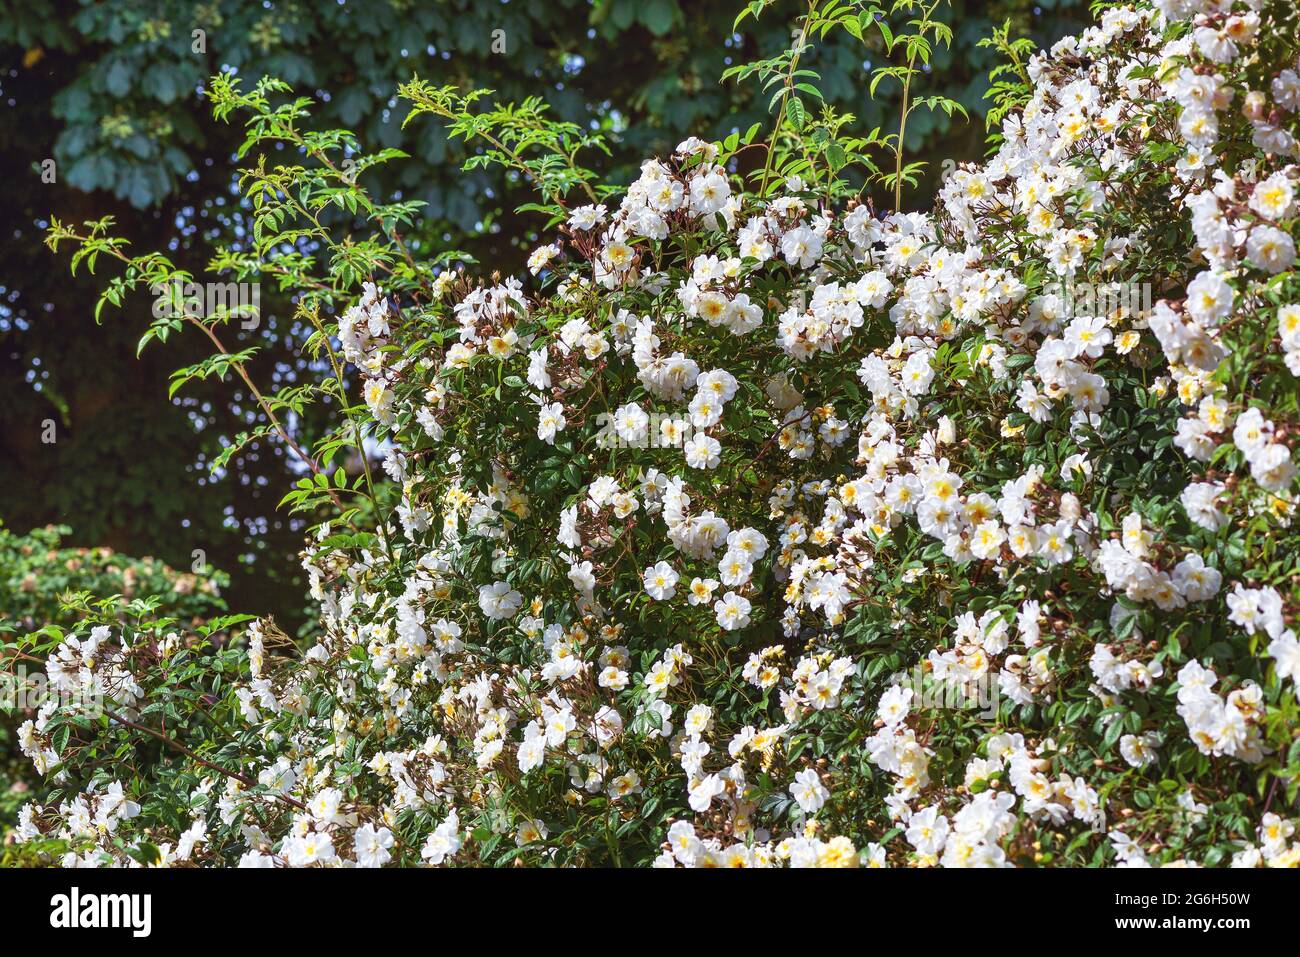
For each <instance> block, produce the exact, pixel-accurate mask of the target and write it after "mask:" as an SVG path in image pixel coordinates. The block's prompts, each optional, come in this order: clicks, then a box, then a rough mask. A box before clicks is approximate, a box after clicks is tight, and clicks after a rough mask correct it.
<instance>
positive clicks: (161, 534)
mask: <svg viewBox="0 0 1300 957" xmlns="http://www.w3.org/2000/svg"><path fill="white" fill-rule="evenodd" d="M805 9H806V7H805V4H803V3H797V2H786V0H776V2H773V3H771V4H770V5H769V6H768V8H767V9H765V10H764V11H763V13H762V16H761V17H760V18H759V19H758V20H756V21H755V20H747V21H746V22H745V24H744V26H743V31H744V33H743V36H742V35H737V34H733V33H732V24H733V21H734V18H735V16H736V13H737V12H738V11H739V4H733V3H723V2H710V3H686V2H679V0H547V2H545V3H540V2H533V3H525V2H521V0H499V2H498V0H492V2H484V0H317V2H305V0H304V2H287V3H285V2H270V0H266V2H262V3H257V4H254V3H248V2H246V0H209V2H199V3H196V2H185V0H153V2H147V0H106V2H100V0H79V2H78V0H9V2H8V3H7V4H4V5H3V6H0V104H3V106H2V107H0V145H2V147H3V148H2V150H0V153H2V158H0V163H3V171H4V182H6V183H7V184H8V185H9V188H8V189H6V190H4V191H3V193H0V222H3V224H4V228H5V230H6V233H7V235H6V241H5V243H4V246H3V249H2V250H0V389H3V390H4V391H3V396H0V483H3V485H2V487H3V488H4V490H5V494H4V496H3V498H2V499H0V518H3V520H4V521H5V522H6V523H7V524H8V525H9V527H10V528H12V529H15V530H24V529H27V528H30V527H33V526H38V525H45V524H49V523H59V524H62V525H68V526H71V528H72V529H73V532H72V534H71V535H70V536H69V539H70V542H71V543H72V544H74V545H84V546H91V545H102V546H109V547H112V548H114V549H117V550H119V551H123V552H127V553H130V554H136V555H152V556H156V557H157V558H158V559H160V560H162V561H165V562H168V563H169V564H171V565H173V566H176V567H178V568H181V569H190V568H191V566H192V565H194V563H198V564H199V565H202V564H203V563H205V562H206V563H210V564H211V565H213V566H215V567H218V568H223V569H226V570H228V571H229V572H230V575H231V581H230V585H229V588H228V589H226V590H225V598H226V600H227V602H228V604H229V606H230V607H231V608H234V609H236V610H250V609H252V610H256V611H257V612H259V613H273V614H275V615H276V616H277V617H278V618H279V619H280V620H281V621H282V622H283V623H284V624H285V625H286V627H287V628H288V629H289V630H290V631H291V632H292V630H293V629H294V628H297V627H299V626H301V625H303V624H304V623H305V622H306V621H307V620H308V617H307V615H306V611H305V607H304V593H305V589H304V588H303V587H302V586H301V582H300V581H299V570H298V564H297V560H296V558H295V555H296V553H297V551H298V549H299V547H300V543H301V526H300V524H299V523H298V522H295V521H291V520H289V519H288V518H287V516H284V515H282V514H280V513H277V511H276V507H275V506H276V503H277V502H278V501H279V499H280V497H281V495H282V494H283V491H284V490H285V488H286V486H287V481H286V479H287V473H289V472H290V465H289V463H288V462H287V460H286V458H285V456H284V453H283V449H282V447H281V446H279V445H278V444H276V445H268V444H267V443H256V444H254V445H252V446H250V447H249V448H248V449H246V450H245V451H244V452H242V453H241V454H238V455H236V456H235V457H234V458H233V459H232V460H231V461H230V463H229V465H228V466H227V467H226V468H225V469H223V470H220V471H218V472H215V473H213V472H212V471H211V469H210V468H209V465H208V463H209V462H210V461H211V460H212V459H213V457H214V456H215V455H216V454H217V453H218V452H219V451H220V449H221V448H222V447H223V445H225V444H227V443H228V442H229V440H230V438H231V437H232V436H234V435H235V434H237V433H238V432H241V431H243V430H245V429H247V428H248V427H249V424H250V423H251V421H252V416H253V412H252V409H251V408H250V403H249V397H248V396H247V395H246V394H245V393H244V392H243V391H242V390H241V389H240V388H239V387H238V383H235V382H232V381H227V382H226V383H220V382H208V383H202V384H200V387H195V388H187V389H186V390H185V391H183V392H181V393H180V394H178V395H177V396H176V398H174V399H173V400H172V401H171V402H170V403H169V402H168V401H166V397H167V384H168V376H169V373H170V371H171V370H172V369H173V368H176V367H177V366H180V365H184V364H186V363H189V362H192V361H195V360H196V359H198V358H200V357H201V356H202V355H204V354H205V353H204V352H203V351H202V350H200V348H199V347H200V346H201V345H202V343H199V342H191V343H188V346H187V341H186V340H185V339H181V340H180V341H179V342H176V343H169V344H168V346H167V347H166V348H162V349H150V350H147V351H146V352H145V353H144V355H143V358H141V359H137V358H136V343H137V341H138V340H139V337H140V334H141V333H142V331H143V330H144V328H145V327H146V325H147V323H148V320H149V319H150V317H151V306H152V303H151V301H150V300H148V299H137V300H134V301H131V302H128V303H127V304H126V306H125V308H124V309H122V310H121V311H117V312H113V311H111V310H107V311H105V313H104V317H103V322H104V324H103V325H102V326H101V327H96V326H95V325H94V322H95V320H94V304H95V301H96V297H97V294H98V291H99V289H100V288H101V284H100V282H99V280H97V279H95V278H94V277H90V276H88V275H86V274H85V273H84V271H83V272H81V273H79V274H78V275H77V276H76V277H70V276H69V275H68V263H67V258H66V256H63V255H60V256H57V257H56V256H54V255H52V254H51V253H50V252H49V251H48V250H47V249H45V248H44V247H43V246H42V244H41V236H42V232H43V230H44V228H45V226H46V225H48V222H49V218H50V216H51V215H54V216H57V217H58V218H59V219H61V220H64V221H66V222H69V223H73V224H76V223H80V222H81V221H83V220H87V219H98V218H100V217H102V216H105V215H112V216H114V217H115V218H116V220H117V223H118V225H117V226H116V227H115V232H117V233H118V234H120V235H124V236H126V237H127V238H128V239H130V241H131V244H132V246H131V248H132V249H133V250H134V251H137V252H139V251H145V250H148V249H154V248H157V249H164V250H166V251H167V252H168V254H169V255H170V256H171V257H172V258H173V259H174V261H175V262H176V264H177V265H178V266H181V267H182V268H186V269H189V270H190V271H192V272H193V273H194V274H195V275H196V277H200V276H201V275H202V274H203V272H204V270H205V267H206V265H207V263H208V261H209V257H210V255H211V244H212V243H214V242H228V243H231V242H233V243H236V244H238V242H239V241H240V239H241V237H242V236H243V235H244V230H245V226H246V223H247V218H246V216H245V211H244V210H243V209H241V208H240V205H239V202H238V194H237V191H236V190H235V189H234V183H233V170H234V168H235V160H234V157H233V152H234V150H235V148H236V146H237V145H238V143H239V142H240V141H241V139H242V131H241V130H239V129H238V128H234V127H229V126H226V125H224V124H221V123H218V122H216V121H215V120H213V118H212V116H211V114H210V111H209V109H208V105H207V101H206V99H205V98H204V96H203V95H202V89H203V87H204V84H205V82H206V80H207V78H208V77H209V76H210V75H212V74H213V73H215V72H218V71H221V70H223V69H233V70H235V71H236V72H237V73H238V74H239V75H240V76H242V77H244V78H245V79H246V80H247V81H252V80H255V79H257V78H259V77H260V76H262V75H264V74H270V75H275V76H279V77H281V78H283V79H285V80H287V81H288V82H289V83H290V84H292V85H293V86H294V88H295V91H296V92H298V93H300V94H303V95H307V96H311V97H312V98H314V99H316V100H317V101H318V102H319V104H320V106H319V107H318V109H317V110H316V111H315V114H314V116H315V121H316V122H317V123H319V124H320V125H321V126H322V127H334V126H343V127H347V128H350V129H353V130H355V131H356V132H357V134H358V136H359V137H360V140H361V142H362V143H363V144H364V145H365V147H366V148H367V149H371V150H374V149H379V148H382V147H398V148H401V149H403V150H405V151H406V152H407V153H409V154H411V156H412V160H410V161H405V162H402V163H396V164H388V165H386V166H382V167H379V168H376V169H375V170H372V171H367V172H366V174H365V176H366V177H368V179H367V186H368V187H370V188H372V189H375V190H376V191H377V192H381V193H387V194H389V195H394V196H396V195H400V196H401V197H403V198H407V199H419V200H422V201H424V202H426V203H427V204H428V205H427V206H426V207H425V209H424V211H423V212H424V215H423V217H422V224H421V231H422V232H421V235H420V236H418V237H414V239H415V241H416V242H417V243H418V245H419V246H420V248H423V249H433V250H441V249H460V250H464V251H466V253H468V254H469V255H470V256H472V257H474V258H476V259H477V260H478V261H479V262H480V263H482V264H483V265H484V268H485V269H487V270H492V269H499V270H501V271H502V272H511V271H515V270H517V269H519V268H520V267H521V265H522V262H523V259H524V258H525V257H526V255H527V252H528V250H529V249H531V248H532V246H533V245H535V242H536V240H537V238H538V237H537V235H536V232H535V230H536V228H537V226H538V225H539V223H538V221H537V219H536V217H531V216H519V215H517V214H515V212H514V209H515V207H516V206H517V205H518V204H520V203H521V202H525V201H527V200H529V199H531V198H532V197H531V196H530V195H529V190H528V188H527V185H526V184H523V183H521V182H519V181H518V180H517V179H515V178H513V177H511V176H508V175H504V174H503V173H502V172H501V171H500V170H499V169H495V168H491V169H483V170H476V171H473V172H468V173H466V172H462V171H461V164H462V162H463V161H464V160H465V158H466V153H465V146H464V144H463V143H462V142H460V141H448V139H447V137H446V136H445V134H444V131H443V129H442V128H441V127H440V126H438V125H437V124H436V123H433V122H430V121H427V120H421V121H418V122H415V123H412V124H411V125H410V126H408V128H407V129H406V130H405V131H404V132H403V131H402V130H401V129H400V126H401V121H402V119H403V116H404V115H405V111H404V110H403V109H402V108H400V107H399V106H398V104H397V100H396V97H395V94H396V90H397V85H398V84H399V83H400V82H403V81H405V80H407V79H409V78H410V77H411V76H412V74H414V73H419V75H420V76H422V77H423V78H425V79H426V80H429V81H430V82H432V83H435V84H456V85H458V86H460V87H461V88H463V89H470V88H474V87H489V88H491V89H493V90H494V91H496V92H495V98H496V99H498V100H500V101H503V102H508V101H517V100H522V99H523V98H524V97H526V96H534V95H535V96H539V97H541V98H542V99H544V100H545V101H546V102H547V103H549V104H550V105H551V107H552V109H553V112H554V114H555V115H556V116H557V117H559V118H561V119H565V120H570V121H573V122H576V123H580V124H582V125H583V126H585V127H588V128H591V129H594V130H598V131H600V132H601V133H602V134H603V135H604V136H605V137H606V139H607V141H608V143H609V144H610V147H611V150H612V155H611V156H610V157H588V160H589V165H592V166H595V167H597V168H600V169H602V170H607V171H608V176H607V179H608V181H610V182H615V183H618V182H627V181H630V180H631V179H632V178H633V177H634V175H635V172H636V170H637V167H638V166H639V164H640V162H641V160H642V159H644V158H645V157H647V156H652V155H656V154H663V153H666V152H668V151H670V150H671V149H672V147H673V146H674V145H675V144H676V143H677V142H679V141H680V140H681V139H683V138H684V137H686V136H687V135H690V134H695V135H699V136H703V137H718V136H722V135H725V134H727V133H728V132H730V131H731V130H733V129H740V130H744V129H746V128H748V126H749V125H750V124H752V123H755V122H759V121H766V120H767V119H768V115H767V103H766V96H765V95H764V94H763V93H762V92H761V91H759V90H758V89H757V88H756V87H755V86H753V85H752V84H745V85H740V86H737V85H735V84H726V85H723V84H720V83H719V82H718V79H717V78H718V77H719V76H720V75H721V74H722V73H723V71H724V70H725V69H726V68H727V67H728V66H731V65H732V64H733V63H735V62H741V61H745V60H752V59H754V58H756V57H758V56H763V55H770V54H772V53H775V52H777V51H780V50H782V49H784V48H785V47H786V46H788V45H789V42H790V33H791V25H792V23H793V21H794V18H795V17H796V16H797V15H798V14H800V13H802V12H803V11H804V10H805ZM940 16H941V18H944V19H946V20H947V22H949V23H950V24H951V25H952V27H953V31H954V42H953V44H952V49H951V51H949V50H944V49H941V50H939V51H936V55H935V58H934V61H933V62H932V64H931V65H930V69H929V70H928V71H927V72H928V73H929V74H930V75H932V76H933V77H934V79H935V82H934V85H933V87H932V88H930V89H929V90H927V91H924V92H931V93H943V94H945V95H947V96H950V97H952V98H954V99H956V100H958V101H960V102H961V103H962V104H964V105H965V106H966V107H967V109H968V110H969V111H970V114H971V117H972V119H971V121H970V122H967V121H965V120H963V119H962V118H961V117H960V116H957V117H954V118H952V119H950V118H948V117H946V116H944V115H943V114H942V113H935V114H929V113H924V112H922V113H917V114H914V115H913V116H912V118H911V119H909V123H908V127H907V147H908V153H909V158H910V157H912V156H915V157H918V158H921V159H926V158H931V159H933V158H935V157H938V156H942V157H945V158H946V157H952V158H955V159H963V158H968V159H974V158H976V157H978V156H980V155H982V153H983V152H984V135H985V131H984V127H983V122H982V116H983V114H984V112H985V110H986V108H987V104H986V103H985V101H984V100H983V94H984V91H985V90H986V89H987V85H988V84H987V79H986V73H987V71H988V68H989V66H990V65H991V62H992V60H993V57H994V56H995V54H994V53H993V52H992V51H990V50H989V49H987V48H981V47H977V46H976V43H977V41H978V40H979V39H981V38H983V37H986V36H988V35H989V34H990V33H991V31H992V28H993V27H994V26H995V25H997V24H1001V23H1002V22H1003V21H1004V20H1008V19H1009V20H1010V21H1011V33H1012V36H1025V35H1027V36H1030V37H1032V38H1033V39H1034V40H1035V41H1036V42H1037V43H1038V44H1039V45H1046V44H1050V43H1051V42H1053V41H1054V40H1056V39H1057V38H1058V37H1060V36H1063V35H1065V34H1067V33H1071V32H1075V31H1076V30H1077V29H1079V27H1080V26H1081V25H1082V21H1083V20H1084V19H1086V17H1087V13H1086V9H1085V7H1084V4H1083V3H1082V2H1081V0H1039V2H1037V3H1033V2H1027V0H987V2H974V0H953V3H952V4H951V6H949V7H948V8H946V10H941V12H940ZM872 56H877V57H883V56H884V49H883V47H882V45H881V41H880V38H879V36H876V35H871V36H869V37H868V47H867V59H864V48H863V47H862V46H861V45H859V44H858V43H857V42H856V41H854V40H851V38H849V37H847V35H845V34H843V33H840V34H837V35H832V36H831V37H829V38H828V39H827V41H826V43H825V44H824V45H819V47H818V49H817V50H816V51H815V52H814V53H813V55H812V56H811V57H810V58H809V60H808V61H807V65H808V66H810V67H811V68H813V69H815V70H817V71H818V72H819V73H820V74H821V82H820V84H819V86H820V88H821V90H822V91H823V93H824V94H825V96H826V99H827V101H828V102H830V103H831V104H832V105H833V106H834V107H835V108H837V109H838V110H841V111H847V112H849V113H853V114H855V116H856V126H858V127H859V128H861V130H863V131H866V130H870V129H871V128H873V127H875V126H883V127H885V128H886V129H889V128H890V125H891V123H896V118H895V117H894V116H893V115H892V112H891V111H893V110H894V109H895V105H894V101H892V100H891V99H890V95H891V94H892V95H895V96H896V95H897V91H889V90H886V89H885V88H883V87H882V89H881V91H880V97H879V98H878V99H876V100H871V99H868V98H867V97H866V96H865V93H864V90H863V82H864V77H865V76H866V75H867V71H868V70H869V69H870V66H871V64H870V59H869V58H870V57H872ZM51 160H52V161H53V163H52V164H51V163H50V162H48V161H51ZM938 172H939V169H938V168H937V165H936V164H934V163H932V165H931V167H930V169H929V175H928V178H927V180H926V181H925V182H923V183H922V184H921V187H920V188H918V189H917V190H915V191H913V192H912V193H911V194H910V202H911V204H912V205H914V206H916V205H922V204H924V203H926V202H928V199H929V197H930V195H931V194H932V192H933V189H934V185H935V183H936V181H937V174H938ZM369 177H374V179H373V180H371V179H369ZM211 197H217V198H216V199H212V198H211ZM880 199H882V200H883V199H884V198H883V197H880ZM101 268H111V267H109V266H107V264H105V265H104V266H102V267H101ZM206 278H211V279H215V278H217V277H214V276H208V277H206ZM261 292H262V297H261V298H262V321H261V323H260V325H259V326H258V327H257V328H256V329H255V330H245V331H239V332H237V333H236V330H235V327H234V326H232V327H231V329H232V336H233V337H235V338H236V340H237V341H232V342H231V343H230V345H231V348H232V349H241V348H247V347H249V346H251V345H257V346H258V347H260V348H261V350H262V352H261V353H260V354H259V355H258V357H257V358H256V359H255V360H254V361H253V363H252V370H253V375H254V380H255V381H258V382H259V383H260V384H262V385H264V386H266V387H267V388H269V389H273V388H277V387H279V386H282V385H284V384H286V383H294V382H300V381H309V380H310V379H311V377H312V370H311V368H310V366H309V362H308V359H307V358H306V357H305V356H304V355H303V354H302V352H301V346H302V343H303V342H304V341H305V339H306V337H307V335H308V332H309V330H306V329H303V328H300V327H299V326H298V325H297V324H296V323H295V322H293V321H292V319H291V318H290V317H291V314H292V310H291V307H290V303H289V300H288V298H287V297H286V296H284V295H281V294H279V293H277V292H275V291H274V290H271V289H268V288H265V287H264V288H263V289H262V290H261ZM187 349H189V350H192V351H187ZM318 411H319V412H320V413H321V415H328V414H329V408H328V404H326V405H325V406H323V407H318ZM292 427H293V429H294V430H295V431H296V432H297V433H299V435H300V437H301V438H302V439H303V440H305V441H308V442H309V441H310V440H311V439H312V438H314V437H315V435H316V434H317V431H316V430H318V428H319V427H320V422H318V421H313V420H311V419H310V418H309V419H308V420H305V421H295V422H293V423H292Z"/></svg>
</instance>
